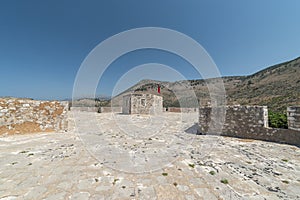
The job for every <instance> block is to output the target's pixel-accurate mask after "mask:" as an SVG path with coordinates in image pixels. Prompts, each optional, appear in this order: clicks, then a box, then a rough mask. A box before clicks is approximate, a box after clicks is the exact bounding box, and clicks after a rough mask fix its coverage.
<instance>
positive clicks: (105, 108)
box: [99, 107, 122, 113]
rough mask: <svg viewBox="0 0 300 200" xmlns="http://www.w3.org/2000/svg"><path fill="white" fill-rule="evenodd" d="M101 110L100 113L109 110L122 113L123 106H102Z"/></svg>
mask: <svg viewBox="0 0 300 200" xmlns="http://www.w3.org/2000/svg"><path fill="white" fill-rule="evenodd" d="M99 112H100V113H109V112H115V113H121V112H122V107H100V108H99Z"/></svg>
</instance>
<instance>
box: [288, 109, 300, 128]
mask: <svg viewBox="0 0 300 200" xmlns="http://www.w3.org/2000/svg"><path fill="white" fill-rule="evenodd" d="M287 117H288V126H289V129H293V130H297V131H300V106H290V107H288V108H287Z"/></svg>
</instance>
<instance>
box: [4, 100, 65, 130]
mask: <svg viewBox="0 0 300 200" xmlns="http://www.w3.org/2000/svg"><path fill="white" fill-rule="evenodd" d="M67 112H68V102H59V101H35V100H30V99H16V98H0V135H7V134H22V133H36V132H52V131H67V129H68V121H67Z"/></svg>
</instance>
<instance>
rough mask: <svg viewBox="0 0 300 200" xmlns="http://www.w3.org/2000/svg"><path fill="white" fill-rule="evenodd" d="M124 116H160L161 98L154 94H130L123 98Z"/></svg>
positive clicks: (161, 110)
mask: <svg viewBox="0 0 300 200" xmlns="http://www.w3.org/2000/svg"><path fill="white" fill-rule="evenodd" d="M122 110H123V113H124V114H151V115H155V114H161V113H162V112H163V98H162V97H161V96H158V95H154V94H145V93H132V94H128V95H125V96H124V97H123V109H122Z"/></svg>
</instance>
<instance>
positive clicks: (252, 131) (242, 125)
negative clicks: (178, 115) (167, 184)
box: [199, 106, 300, 145]
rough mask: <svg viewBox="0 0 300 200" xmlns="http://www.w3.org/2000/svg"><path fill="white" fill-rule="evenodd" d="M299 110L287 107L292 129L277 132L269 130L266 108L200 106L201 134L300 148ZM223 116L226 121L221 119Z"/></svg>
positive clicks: (274, 129) (276, 130)
mask: <svg viewBox="0 0 300 200" xmlns="http://www.w3.org/2000/svg"><path fill="white" fill-rule="evenodd" d="M298 108H299V107H289V108H288V124H289V129H276V128H269V127H268V109H267V107H266V106H225V107H216V108H212V107H201V108H200V109H199V132H200V133H201V134H217V135H222V136H231V137H238V138H246V139H258V140H266V141H271V142H279V143H287V144H294V145H300V131H299V129H297V126H298V125H299V118H297V117H298V116H299V113H300V112H299V111H300V109H298ZM221 114H224V116H225V118H224V119H222V118H220V116H222V115H221ZM292 116H293V117H292ZM297 120H298V121H297Z"/></svg>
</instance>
